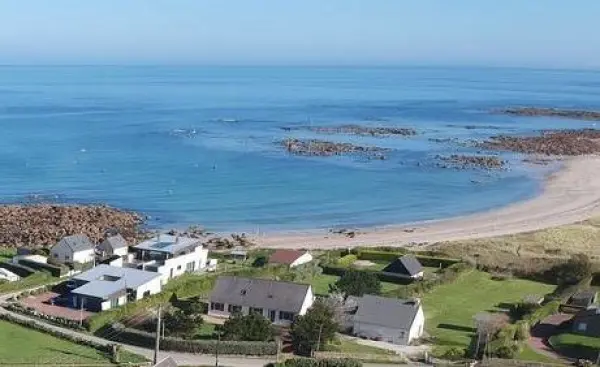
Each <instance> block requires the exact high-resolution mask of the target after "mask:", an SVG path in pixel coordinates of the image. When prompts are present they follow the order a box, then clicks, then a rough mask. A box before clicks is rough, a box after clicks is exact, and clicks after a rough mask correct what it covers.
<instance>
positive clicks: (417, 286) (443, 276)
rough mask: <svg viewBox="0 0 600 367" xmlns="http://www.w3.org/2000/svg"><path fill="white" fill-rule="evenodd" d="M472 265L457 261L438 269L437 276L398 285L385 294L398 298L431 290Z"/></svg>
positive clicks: (449, 281)
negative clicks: (405, 284) (403, 285)
mask: <svg viewBox="0 0 600 367" xmlns="http://www.w3.org/2000/svg"><path fill="white" fill-rule="evenodd" d="M472 269H473V267H472V266H471V265H469V264H467V263H457V264H454V265H451V266H449V267H447V268H445V269H442V270H440V271H439V273H438V276H437V277H435V278H431V279H424V280H422V281H419V282H414V283H412V284H409V285H407V286H406V287H400V288H398V289H395V290H393V291H391V292H387V293H386V294H385V295H386V296H395V297H400V298H408V297H414V296H418V295H422V294H425V293H428V292H431V291H432V290H433V289H434V288H435V287H437V286H439V285H442V284H448V283H452V282H454V281H455V280H456V279H457V278H458V277H459V276H460V274H462V273H464V272H466V271H468V270H472Z"/></svg>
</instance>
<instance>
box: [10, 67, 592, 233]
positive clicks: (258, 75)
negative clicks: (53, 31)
mask: <svg viewBox="0 0 600 367" xmlns="http://www.w3.org/2000/svg"><path fill="white" fill-rule="evenodd" d="M515 105H534V106H547V107H561V108H587V109H600V72H593V71H564V70H531V69H492V68H429V67H428V68H419V67H413V68H409V67H405V68H349V67H346V68H332V67H324V68H317V67H306V68H300V67H166V66H165V67H133V66H127V67H119V66H80V67H73V66H68V67H67V66H64V67H56V66H54V67H17V66H4V67H0V129H1V130H0V131H1V133H0V201H3V202H16V201H23V200H26V199H28V198H31V197H32V196H33V197H40V198H55V199H56V200H58V201H64V202H85V203H89V202H103V203H107V204H110V205H113V206H117V207H123V208H127V209H133V210H137V211H140V212H143V213H145V214H148V215H150V216H151V218H152V220H151V224H154V225H158V226H164V227H169V226H183V225H187V224H200V225H202V226H204V227H206V228H209V229H211V230H216V231H229V230H231V231H254V230H255V229H256V228H260V230H261V231H263V230H287V229H302V228H321V227H332V226H370V225H383V224H391V223H400V222H409V221H418V220H427V219H437V218H443V217H447V216H453V215H460V214H466V213H472V212H477V211H482V210H487V209H490V208H494V207H497V206H501V205H506V204H508V203H510V202H514V201H517V200H522V199H525V198H528V197H531V196H533V195H535V194H536V192H537V191H538V190H539V187H540V179H539V178H540V177H541V176H542V174H543V173H544V172H542V171H543V170H541V169H539V168H538V169H532V168H530V167H526V166H524V165H523V164H522V163H521V158H520V157H518V156H512V155H507V156H506V158H507V159H510V160H511V162H512V164H511V168H510V169H509V170H506V171H501V172H492V173H489V172H482V171H473V170H466V171H465V170H452V169H442V168H438V167H436V166H435V158H434V157H435V156H436V155H437V154H451V153H454V152H476V151H477V150H476V149H474V148H467V147H463V146H460V145H457V144H454V143H440V142H433V141H431V140H430V139H445V138H456V139H459V140H461V141H463V140H468V139H483V138H486V137H488V136H491V135H495V134H499V133H511V134H512V133H514V134H528V133H533V132H535V131H537V130H540V129H547V128H564V127H576V128H579V127H590V125H591V123H590V122H585V121H569V120H558V119H551V118H519V117H514V116H504V115H498V114H493V113H490V110H492V109H495V108H502V107H508V106H515ZM348 123H356V124H365V125H377V126H406V127H413V128H415V129H417V131H418V135H417V136H415V137H408V138H404V137H385V138H373V137H357V136H344V135H327V136H318V135H316V134H314V133H311V132H308V131H306V130H302V129H300V130H295V129H292V130H290V131H288V130H284V129H282V128H284V127H301V126H307V125H313V126H328V125H331V126H334V125H339V124H348ZM467 126H469V127H470V128H466V127H467ZM473 126H478V127H480V128H473ZM286 137H320V138H322V139H329V140H335V141H349V142H358V143H362V144H373V145H378V146H383V147H389V148H392V149H393V151H392V152H391V153H390V154H389V157H388V159H387V160H384V161H369V160H366V159H361V158H358V157H331V158H322V157H297V156H290V155H288V154H287V153H286V152H285V151H284V150H283V149H281V147H280V146H279V145H277V141H279V140H281V139H284V138H286Z"/></svg>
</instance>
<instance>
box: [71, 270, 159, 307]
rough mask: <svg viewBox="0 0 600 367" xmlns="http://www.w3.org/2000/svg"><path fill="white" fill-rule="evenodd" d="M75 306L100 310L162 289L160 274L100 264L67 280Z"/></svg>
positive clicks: (138, 298)
mask: <svg viewBox="0 0 600 367" xmlns="http://www.w3.org/2000/svg"><path fill="white" fill-rule="evenodd" d="M68 286H69V288H71V291H70V294H69V299H70V304H71V306H72V307H75V308H83V309H86V310H88V311H93V312H99V311H104V310H108V309H111V308H115V307H118V306H122V305H124V304H126V303H127V302H132V301H137V300H140V299H142V298H144V297H147V296H150V295H152V294H157V293H159V292H160V291H161V282H160V274H157V273H154V272H149V271H142V270H137V269H131V268H120V267H116V266H110V265H106V264H100V265H98V266H96V267H94V268H92V269H90V270H88V271H85V272H83V273H80V274H77V275H75V276H74V277H73V278H71V280H70V281H69V283H68Z"/></svg>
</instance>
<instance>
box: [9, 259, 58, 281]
mask: <svg viewBox="0 0 600 367" xmlns="http://www.w3.org/2000/svg"><path fill="white" fill-rule="evenodd" d="M19 264H21V265H25V266H27V267H29V268H31V269H35V270H40V271H44V270H45V271H47V272H49V273H50V274H52V276H54V277H57V278H59V277H61V276H63V275H65V274H67V273H68V272H69V268H68V267H66V266H59V265H52V264H45V263H38V262H35V261H31V260H27V259H22V260H19Z"/></svg>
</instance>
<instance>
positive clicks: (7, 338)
mask: <svg viewBox="0 0 600 367" xmlns="http://www.w3.org/2000/svg"><path fill="white" fill-rule="evenodd" d="M0 340H1V341H2V342H1V344H2V347H1V348H0V361H2V363H9V364H10V363H15V364H16V363H24V362H27V363H40V364H56V365H61V364H65V363H76V362H79V363H107V362H110V360H109V359H108V357H107V356H106V355H104V354H103V353H101V352H99V351H98V350H96V349H94V348H90V347H84V346H81V345H77V344H75V343H71V342H69V341H66V340H62V339H59V338H56V337H53V336H50V335H48V334H44V333H41V332H39V331H35V330H29V329H27V328H25V327H22V326H19V325H14V324H11V323H9V322H6V321H0Z"/></svg>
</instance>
